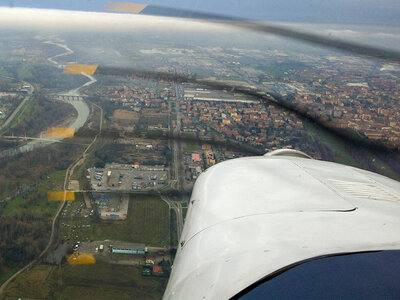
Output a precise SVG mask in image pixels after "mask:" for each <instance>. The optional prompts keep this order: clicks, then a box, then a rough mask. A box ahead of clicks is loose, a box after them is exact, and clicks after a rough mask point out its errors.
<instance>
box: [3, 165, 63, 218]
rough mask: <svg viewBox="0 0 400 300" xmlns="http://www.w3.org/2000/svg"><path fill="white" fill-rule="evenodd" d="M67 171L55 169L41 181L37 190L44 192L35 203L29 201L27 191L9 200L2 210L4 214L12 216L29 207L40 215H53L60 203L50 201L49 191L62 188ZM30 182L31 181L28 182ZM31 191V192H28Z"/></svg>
mask: <svg viewBox="0 0 400 300" xmlns="http://www.w3.org/2000/svg"><path fill="white" fill-rule="evenodd" d="M64 176H65V171H63V170H61V171H54V172H52V173H51V174H50V175H49V176H48V177H47V178H46V179H44V180H42V181H40V183H39V185H38V186H37V192H39V193H41V194H42V197H41V198H40V199H38V201H37V202H35V203H27V201H26V196H27V195H26V193H22V194H20V195H17V196H16V197H15V198H14V199H12V200H10V201H8V202H7V205H6V207H5V208H4V209H3V210H2V215H5V216H10V215H14V214H17V213H18V212H20V211H21V210H23V209H27V210H29V211H30V212H33V213H34V214H35V215H38V216H47V217H51V216H52V215H53V213H54V212H55V211H56V209H57V207H58V205H59V203H56V202H49V201H48V200H47V191H50V190H61V189H62V183H63V182H64ZM27 183H29V182H27ZM28 193H29V192H28Z"/></svg>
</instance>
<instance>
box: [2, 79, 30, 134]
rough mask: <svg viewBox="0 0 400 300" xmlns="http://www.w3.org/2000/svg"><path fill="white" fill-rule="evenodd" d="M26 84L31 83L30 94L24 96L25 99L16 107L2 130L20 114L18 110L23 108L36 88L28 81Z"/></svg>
mask: <svg viewBox="0 0 400 300" xmlns="http://www.w3.org/2000/svg"><path fill="white" fill-rule="evenodd" d="M24 84H26V85H29V91H28V95H26V97H25V98H24V100H22V101H21V103H20V104H19V105H18V106H17V108H16V109H14V111H13V112H12V113H11V115H10V116H9V117H8V118H7V120H6V121H5V122H4V123H3V124H2V125H1V126H0V131H1V130H3V129H4V128H6V127H7V126H8V125H9V124H10V123H11V121H12V120H13V119H14V117H15V116H16V115H17V114H18V112H19V111H20V110H21V108H22V107H23V106H24V104H25V103H26V102H27V101H28V100H29V99H30V98H31V96H32V94H33V91H34V90H35V89H34V87H33V86H32V85H31V84H30V83H28V82H25V81H24Z"/></svg>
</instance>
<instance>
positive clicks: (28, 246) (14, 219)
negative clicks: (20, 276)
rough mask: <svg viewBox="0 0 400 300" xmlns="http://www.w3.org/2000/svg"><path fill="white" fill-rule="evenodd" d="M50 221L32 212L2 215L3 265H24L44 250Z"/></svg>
mask: <svg viewBox="0 0 400 300" xmlns="http://www.w3.org/2000/svg"><path fill="white" fill-rule="evenodd" d="M50 229H51V226H50V223H49V222H48V221H47V220H46V219H44V218H41V217H38V216H34V215H33V214H30V213H23V214H20V215H16V216H0V273H1V267H2V266H6V267H18V266H21V265H24V264H26V263H28V262H30V261H31V260H33V259H34V258H35V257H37V256H38V255H39V254H40V252H41V251H43V249H44V247H45V246H46V242H47V240H48V235H49V232H50Z"/></svg>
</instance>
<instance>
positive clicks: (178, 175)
mask: <svg viewBox="0 0 400 300" xmlns="http://www.w3.org/2000/svg"><path fill="white" fill-rule="evenodd" d="M175 93H176V102H175V103H176V104H175V111H176V126H175V128H174V129H173V131H172V136H173V137H174V139H173V140H172V148H171V151H172V154H173V169H174V180H175V183H176V189H177V190H178V191H179V190H182V189H183V164H182V162H183V145H182V142H181V139H180V137H181V120H182V117H181V112H180V106H179V101H180V100H181V96H180V95H181V94H180V91H179V86H178V85H175ZM170 109H171V107H170ZM170 114H171V113H170Z"/></svg>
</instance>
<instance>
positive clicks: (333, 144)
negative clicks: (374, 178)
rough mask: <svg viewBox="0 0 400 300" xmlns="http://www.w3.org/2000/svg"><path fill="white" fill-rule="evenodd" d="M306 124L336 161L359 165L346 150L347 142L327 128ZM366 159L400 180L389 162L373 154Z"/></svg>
mask: <svg viewBox="0 0 400 300" xmlns="http://www.w3.org/2000/svg"><path fill="white" fill-rule="evenodd" d="M304 124H305V127H306V129H307V130H308V132H309V133H310V134H311V136H312V137H313V138H314V139H315V138H316V137H319V138H320V139H321V142H322V143H323V144H325V145H326V146H327V147H328V148H329V149H330V150H331V151H332V153H333V155H334V157H335V162H338V163H342V164H345V165H350V166H354V167H358V164H357V163H356V162H355V160H354V159H353V157H352V156H351V155H350V154H349V153H348V152H347V151H346V147H345V144H344V142H343V141H342V140H341V139H340V138H338V137H336V136H334V135H333V134H331V133H329V132H327V131H325V130H323V131H317V129H316V128H315V126H314V125H312V124H309V123H304ZM365 159H368V160H372V161H373V164H374V165H375V167H376V170H377V172H379V173H380V174H382V175H384V176H387V177H390V178H393V179H396V180H400V174H398V173H396V172H395V171H394V170H393V169H392V168H391V167H390V166H389V165H388V164H387V163H385V162H384V161H382V160H381V159H379V158H377V157H376V156H374V155H372V154H371V155H369V156H367V157H365Z"/></svg>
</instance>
